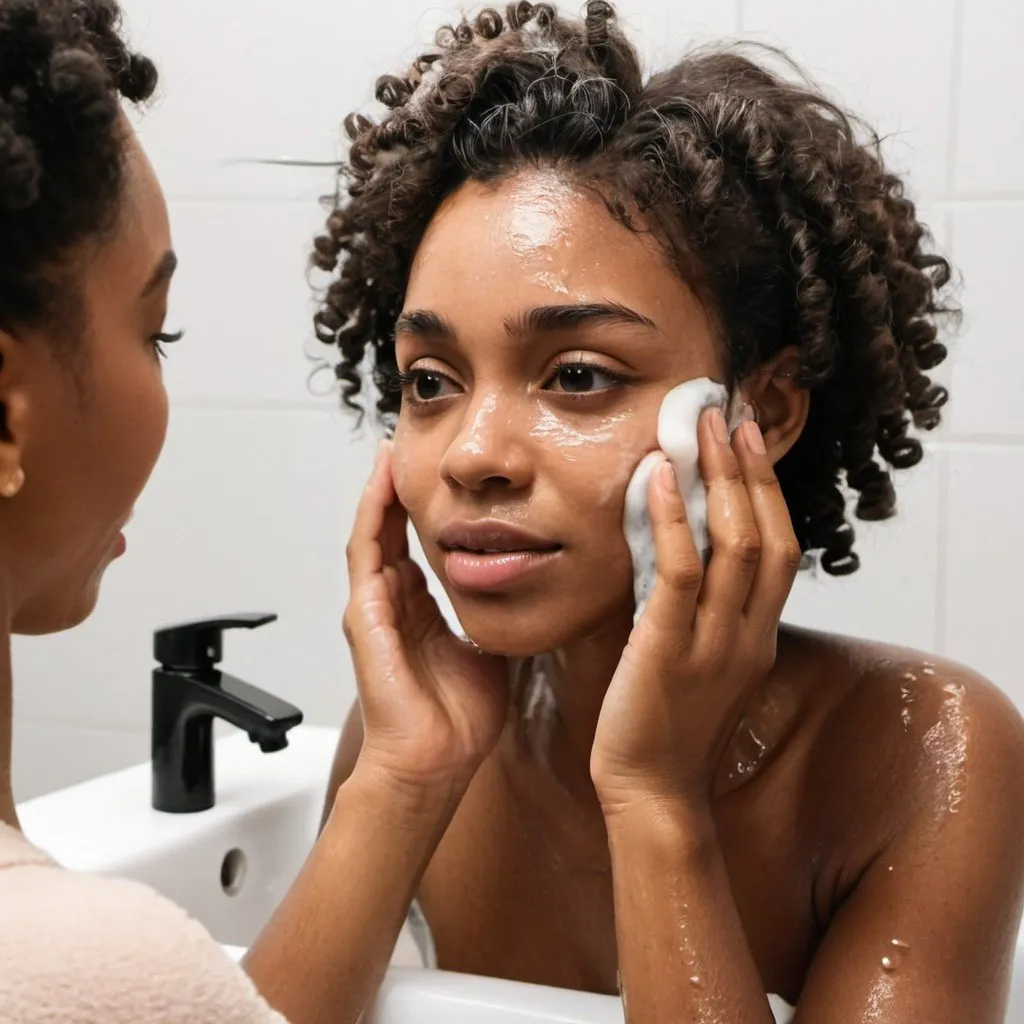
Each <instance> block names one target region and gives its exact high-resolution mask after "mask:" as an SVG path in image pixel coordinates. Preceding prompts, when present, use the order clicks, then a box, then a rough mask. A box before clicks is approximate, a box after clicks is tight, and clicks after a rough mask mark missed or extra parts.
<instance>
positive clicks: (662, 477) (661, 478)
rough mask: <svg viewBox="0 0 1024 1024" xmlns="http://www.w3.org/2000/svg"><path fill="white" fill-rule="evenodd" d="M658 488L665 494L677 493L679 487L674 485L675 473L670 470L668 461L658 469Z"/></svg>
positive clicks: (670, 465)
mask: <svg viewBox="0 0 1024 1024" xmlns="http://www.w3.org/2000/svg"><path fill="white" fill-rule="evenodd" d="M658 486H659V487H661V488H662V489H663V490H664V491H665V492H666V493H667V494H678V493H679V485H678V484H677V483H676V471H675V470H674V469H673V468H672V463H671V462H669V461H668V459H666V460H665V461H664V462H663V463H662V464H661V465H660V466H659V467H658Z"/></svg>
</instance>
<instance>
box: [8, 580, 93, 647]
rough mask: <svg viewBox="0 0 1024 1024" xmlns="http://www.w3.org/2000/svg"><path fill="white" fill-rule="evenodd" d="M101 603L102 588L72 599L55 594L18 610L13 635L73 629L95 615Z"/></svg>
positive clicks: (40, 634) (43, 634)
mask: <svg viewBox="0 0 1024 1024" xmlns="http://www.w3.org/2000/svg"><path fill="white" fill-rule="evenodd" d="M97 583H98V581H97ZM98 600H99V587H98V585H95V584H94V585H91V586H89V587H87V588H85V589H84V590H81V591H79V593H78V594H77V595H76V596H75V597H73V598H69V597H68V595H67V594H66V593H65V594H61V595H60V597H59V598H58V597H56V596H54V595H52V594H47V595H43V596H41V597H40V599H39V600H36V601H30V602H28V603H27V604H26V605H24V606H23V607H22V608H21V609H19V611H18V613H17V615H15V616H14V622H13V624H12V629H11V632H12V633H17V634H19V635H20V636H45V635H47V634H49V633H63V632H65V631H66V630H69V629H74V628H75V627H76V626H80V625H81V624H82V623H83V622H85V620H86V619H88V618H89V616H90V615H92V613H93V612H94V611H95V610H96V603H97V601H98Z"/></svg>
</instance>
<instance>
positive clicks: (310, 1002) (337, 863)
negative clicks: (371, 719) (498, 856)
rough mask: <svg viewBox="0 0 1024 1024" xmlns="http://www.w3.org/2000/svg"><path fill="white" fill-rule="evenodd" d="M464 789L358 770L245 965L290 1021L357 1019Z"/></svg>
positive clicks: (340, 1023)
mask: <svg viewBox="0 0 1024 1024" xmlns="http://www.w3.org/2000/svg"><path fill="white" fill-rule="evenodd" d="M459 795H460V793H459V792H457V791H456V790H455V788H454V787H453V788H452V789H450V790H438V789H432V790H422V791H419V790H397V789H396V788H395V787H394V786H392V785H390V784H388V783H386V782H385V781H384V780H382V779H381V778H380V777H379V776H377V775H374V774H373V773H372V772H366V771H360V769H359V768H358V767H357V769H356V771H355V772H354V773H353V775H352V776H351V778H350V779H349V780H348V781H347V782H346V783H345V784H344V785H343V786H341V788H340V789H339V790H338V794H337V797H336V799H335V803H334V810H333V813H332V814H331V816H330V818H329V820H328V821H327V823H326V825H325V826H324V829H323V831H322V833H321V835H320V838H319V840H318V841H317V844H316V846H315V847H314V849H313V852H312V853H311V854H310V857H309V859H308V861H307V862H306V865H305V867H304V868H303V870H302V873H301V875H300V876H299V878H298V880H297V881H296V883H295V885H294V886H293V887H292V889H291V890H290V891H289V893H288V895H287V897H286V898H285V900H284V902H283V903H282V904H281V906H280V908H279V909H278V911H277V913H276V914H275V915H274V917H273V919H272V920H271V921H270V923H269V924H268V925H267V927H266V928H265V929H264V931H263V933H262V934H261V935H260V937H259V939H258V940H257V942H256V943H255V945H254V946H253V948H252V949H251V950H250V952H249V955H248V957H247V958H246V961H245V967H246V970H247V971H248V972H249V974H250V976H251V977H252V979H253V981H254V982H255V983H256V986H257V987H258V988H259V990H260V992H261V993H262V994H263V996H264V998H265V999H267V1001H268V1002H269V1003H270V1004H271V1005H272V1006H273V1007H274V1008H275V1009H276V1010H278V1011H279V1012H280V1013H282V1014H284V1016H285V1017H286V1018H287V1019H288V1020H289V1021H290V1022H291V1024H321V1022H323V1024H355V1022H356V1021H358V1020H359V1018H360V1016H361V1014H362V1013H363V1011H364V1010H365V1009H366V1008H367V1007H368V1006H369V1005H370V1003H371V1002H372V1000H373V998H374V996H375V995H376V992H377V989H378V987H379V985H380V982H381V979H382V978H383V976H384V972H385V970H386V969H387V966H388V961H389V959H390V956H391V953H392V951H393V949H394V945H395V941H396V939H397V937H398V933H399V932H400V931H401V928H402V925H403V922H404V920H405V915H406V913H407V911H408V908H409V904H410V902H411V901H412V898H413V896H414V895H415V892H416V889H417V887H418V885H419V882H420V879H421V878H422V875H423V872H424V871H425V870H426V867H427V864H428V863H429V861H430V858H431V857H432V855H433V853H434V850H435V849H436V847H437V844H438V843H439V842H440V840H441V837H442V836H443V835H444V832H445V829H446V828H447V827H448V823H449V822H450V820H451V818H452V815H453V814H454V811H455V808H456V807H457V805H458V798H459Z"/></svg>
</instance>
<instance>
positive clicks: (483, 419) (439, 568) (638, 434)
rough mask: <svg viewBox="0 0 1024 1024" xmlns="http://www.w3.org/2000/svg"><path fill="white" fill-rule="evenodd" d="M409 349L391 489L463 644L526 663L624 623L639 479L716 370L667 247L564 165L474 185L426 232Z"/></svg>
mask: <svg viewBox="0 0 1024 1024" xmlns="http://www.w3.org/2000/svg"><path fill="white" fill-rule="evenodd" d="M396 344H397V356H398V364H399V369H400V371H401V372H402V374H403V384H404V389H405V390H404V395H403V401H402V411H401V414H400V416H399V421H398V428H397V431H396V434H395V483H396V488H397V491H398V495H399V498H400V500H401V502H402V504H403V505H404V506H405V507H406V508H407V509H408V511H409V515H410V518H411V519H412V522H413V524H414V526H415V528H416V530H417V532H418V534H419V536H420V540H421V542H422V544H423V549H424V552H425V553H426V556H427V558H428V560H429V562H430V565H431V567H432V568H433V570H434V571H435V572H436V573H437V575H438V576H439V577H440V579H441V581H442V583H443V585H444V587H445V589H446V591H447V593H448V595H449V597H450V599H451V601H452V604H453V606H454V608H455V611H456V614H457V615H458V616H459V620H460V622H461V623H462V625H463V627H464V628H465V630H466V632H467V633H468V634H469V636H470V637H472V639H473V640H474V641H475V642H476V643H477V644H479V645H480V646H481V647H482V648H484V649H485V650H489V651H492V652H495V653H501V654H507V655H527V654H535V653H538V652H540V651H547V650H554V649H556V648H558V647H561V646H564V645H566V644H568V643H570V642H572V641H573V640H577V639H582V638H584V637H588V636H592V635H594V634H596V633H598V632H600V631H602V630H603V629H604V628H606V627H611V626H620V625H621V623H622V622H623V621H628V619H629V617H630V616H631V614H632V610H633V584H632V579H633V577H632V565H631V562H630V556H629V550H628V548H627V547H626V542H625V538H624V537H623V534H622V515H623V505H624V500H625V491H626V485H627V484H628V482H629V479H630V477H631V475H632V473H633V471H634V469H635V468H636V466H637V464H638V463H639V462H640V460H641V458H642V457H643V456H644V455H645V454H646V453H647V452H649V451H651V450H652V449H654V448H655V447H656V446H657V441H656V430H657V418H658V411H659V408H660V405H661V401H662V399H663V398H664V396H665V394H666V393H667V392H668V391H669V390H670V389H671V388H673V387H674V386H676V385H677V384H679V383H681V382H682V381H685V380H688V379H691V378H694V377H702V376H711V377H716V378H718V379H722V367H721V365H720V358H719V355H718V350H717V346H716V344H715V341H714V338H713V334H712V329H711V327H710V325H709V322H708V320H707V318H706V316H705V313H704V310H703V308H702V307H701V305H700V303H699V302H698V301H697V298H696V297H695V295H694V294H693V292H692V291H691V290H690V289H689V288H688V287H687V285H686V284H685V283H684V282H683V281H682V280H681V279H680V277H679V276H678V274H677V273H675V272H674V271H673V270H672V269H671V267H670V266H669V265H668V263H667V261H666V259H665V257H664V256H663V254H662V253H661V251H660V250H659V249H658V247H657V246H656V244H655V243H654V241H653V240H652V239H651V238H650V237H649V236H647V235H643V234H636V233H634V232H632V231H630V230H628V229H627V228H625V227H623V226H622V225H620V224H619V223H618V222H617V221H616V220H615V219H614V218H613V217H612V216H611V215H610V214H609V213H608V212H607V210H606V209H605V206H604V204H603V203H602V202H601V200H600V198H598V197H596V196H595V195H593V194H591V193H590V192H588V191H585V190H581V189H579V188H578V187H576V186H574V185H572V184H570V183H569V182H568V181H567V180H566V179H564V178H562V177H561V176H559V175H558V174H557V173H555V172H553V171H541V170H531V171H527V172H523V173H521V174H519V175H517V176H515V177H514V178H511V179H509V180H507V181H504V182H502V183H501V184H498V185H482V184H479V183H475V182H470V183H468V184H466V185H464V186H463V187H462V188H461V189H460V190H459V191H458V192H456V193H455V194H454V195H453V196H452V197H451V198H450V199H449V200H448V201H447V202H446V203H445V204H444V206H443V207H442V208H441V209H440V210H439V212H438V214H437V215H436V217H435V218H434V220H433V221H432V223H431V225H430V227H429V229H428V231H427V233H426V236H425V237H424V240H423V242H422V244H421V246H420V248H419V251H418V253H417V256H416V260H415V263H414V266H413V269H412V273H411V276H410V280H409V287H408V292H407V296H406V302H405V308H404V311H403V315H402V317H401V318H400V320H399V323H398V325H397V331H396Z"/></svg>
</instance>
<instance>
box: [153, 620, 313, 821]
mask: <svg viewBox="0 0 1024 1024" xmlns="http://www.w3.org/2000/svg"><path fill="white" fill-rule="evenodd" d="M250 619H251V621H252V622H254V623H257V624H260V625H262V624H263V621H269V618H268V617H266V616H264V617H256V616H253V617H250ZM222 621H230V622H231V623H232V624H234V623H236V622H238V621H241V620H239V619H235V620H222ZM248 621H250V620H245V622H248ZM197 625H199V626H203V627H205V628H207V629H209V624H208V623H203V624H191V625H189V626H185V627H176V629H175V630H173V631H163V632H162V633H160V634H157V637H158V640H157V650H158V652H160V651H164V652H166V651H167V650H168V643H169V641H168V635H169V634H177V633H180V632H181V631H186V634H187V631H191V632H192V633H193V634H194V633H196V632H197ZM217 626H218V627H220V626H221V622H218V623H217ZM171 640H172V641H174V642H176V643H178V644H179V646H180V637H176V636H174V635H172V636H171ZM203 643H204V644H205V643H206V638H205V637H204V639H203ZM161 645H162V646H161ZM204 650H207V651H209V652H210V654H211V655H213V654H216V660H219V654H220V640H219V636H218V637H217V638H216V642H215V643H214V644H213V645H212V647H206V648H205V649H204ZM158 656H159V653H158ZM161 660H163V659H161ZM168 660H170V659H168ZM214 660H215V659H214V658H213V657H210V658H209V659H208V660H206V659H204V660H203V661H200V662H199V663H196V662H195V661H194V660H192V659H182V658H175V659H174V661H177V662H178V663H177V664H174V663H173V662H172V664H167V662H166V661H165V662H164V664H162V665H161V667H160V668H158V669H155V670H154V671H153V723H152V729H153V731H152V758H153V800H152V802H153V807H154V808H156V809H157V810H159V811H167V812H169V813H172V814H190V813H195V812H197V811H205V810H208V809H209V808H211V807H213V805H214V763H213V720H214V719H215V718H220V719H223V720H224V721H226V722H229V723H230V724H231V725H234V726H235V727H236V728H238V729H241V730H242V731H243V732H245V733H247V734H248V735H249V739H250V740H252V742H253V743H258V744H259V746H260V749H261V750H262V751H263V752H264V753H272V752H274V751H277V750H283V749H284V748H285V747H287V746H288V732H289V730H291V729H293V728H295V726H297V725H298V724H299V723H300V722H301V721H302V712H301V711H300V710H299V709H298V708H297V707H295V706H294V705H293V704H289V703H288V702H287V701H284V700H281V699H280V698H278V697H275V696H274V695H273V694H270V693H266V692H265V691H263V690H261V689H259V688H258V687H255V686H252V685H251V684H249V683H246V682H243V681H242V680H241V679H237V678H236V677H234V676H231V675H228V674H227V673H226V672H221V671H220V670H219V669H216V668H214V667H213V662H214ZM190 662H191V663H190Z"/></svg>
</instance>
